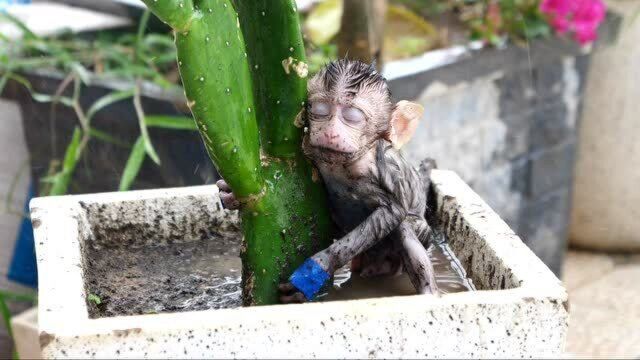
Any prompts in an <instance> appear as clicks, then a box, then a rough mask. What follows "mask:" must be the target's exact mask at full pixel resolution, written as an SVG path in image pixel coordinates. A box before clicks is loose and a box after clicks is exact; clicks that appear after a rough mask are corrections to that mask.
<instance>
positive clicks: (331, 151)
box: [316, 146, 353, 156]
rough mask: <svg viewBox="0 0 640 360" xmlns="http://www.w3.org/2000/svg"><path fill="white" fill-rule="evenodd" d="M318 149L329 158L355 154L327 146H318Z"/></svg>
mask: <svg viewBox="0 0 640 360" xmlns="http://www.w3.org/2000/svg"><path fill="white" fill-rule="evenodd" d="M316 149H317V150H318V151H320V152H322V153H324V154H327V155H329V156H351V155H352V154H353V152H352V151H341V150H336V149H334V148H329V147H325V146H316Z"/></svg>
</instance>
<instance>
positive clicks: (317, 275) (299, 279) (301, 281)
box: [289, 258, 330, 300]
mask: <svg viewBox="0 0 640 360" xmlns="http://www.w3.org/2000/svg"><path fill="white" fill-rule="evenodd" d="M329 278H330V276H329V273H328V272H326V271H325V270H324V269H323V268H322V267H321V266H320V264H318V263H317V262H315V260H313V259H311V258H309V259H307V260H305V262H304V263H303V264H302V265H300V267H299V268H297V269H296V271H294V272H293V274H292V275H291V277H290V278H289V281H290V282H291V284H293V286H295V287H296V288H298V290H300V291H301V292H302V293H303V294H304V296H305V297H306V298H307V300H313V298H314V297H315V296H316V294H318V291H320V289H321V288H322V285H324V283H325V282H326V281H327V280H329Z"/></svg>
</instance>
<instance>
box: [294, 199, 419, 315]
mask: <svg viewBox="0 0 640 360" xmlns="http://www.w3.org/2000/svg"><path fill="white" fill-rule="evenodd" d="M406 216H407V212H406V211H405V210H404V209H403V208H402V207H400V206H398V205H396V204H393V203H392V204H389V205H387V206H381V207H379V208H377V209H376V210H375V211H374V212H373V213H372V214H371V215H369V217H368V218H367V219H366V220H365V221H363V222H362V223H361V224H360V225H358V226H357V227H356V228H355V229H353V230H352V231H351V232H349V233H348V234H347V235H345V236H344V237H342V238H341V239H340V240H338V241H335V242H334V243H333V244H331V246H329V247H328V248H326V249H324V250H322V251H320V252H318V253H316V254H315V255H313V256H312V257H311V258H309V259H307V261H305V263H304V264H303V265H302V266H300V267H299V268H298V269H297V270H296V271H295V272H294V273H293V274H292V275H291V277H290V278H289V280H290V283H291V285H293V286H294V287H295V288H296V289H297V290H299V291H300V292H302V294H304V296H305V297H306V298H307V299H312V298H313V297H314V296H315V295H316V294H317V293H318V291H319V290H320V288H322V286H323V285H324V283H325V282H326V281H327V280H329V279H330V278H331V275H332V274H333V272H334V271H335V270H336V269H337V268H340V267H341V266H343V265H345V264H346V263H347V262H349V261H350V260H351V259H352V258H353V257H355V256H356V255H358V254H360V253H362V252H363V251H365V250H367V249H369V248H370V247H372V246H373V245H375V244H376V243H377V242H378V241H380V240H382V239H383V238H385V237H386V236H387V235H388V234H389V233H391V231H393V230H394V229H396V228H397V227H398V225H399V224H400V223H401V222H402V221H403V220H404V218H405V217H406ZM283 290H284V291H290V290H292V289H291V287H290V286H286V285H285V286H284V287H283ZM282 300H283V301H285V302H288V301H291V300H297V301H302V300H303V299H301V298H300V295H296V294H293V295H290V296H286V295H285V296H283V297H282Z"/></svg>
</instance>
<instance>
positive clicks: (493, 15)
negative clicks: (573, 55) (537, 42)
mask: <svg viewBox="0 0 640 360" xmlns="http://www.w3.org/2000/svg"><path fill="white" fill-rule="evenodd" d="M442 1H443V2H445V3H447V4H448V5H449V6H447V7H444V8H446V9H447V10H449V11H454V12H456V13H458V14H459V18H460V20H462V21H463V23H465V24H466V25H467V27H468V29H469V31H470V36H471V39H472V40H484V41H486V42H488V43H490V44H492V45H495V46H500V45H503V44H504V43H505V41H507V40H511V41H513V42H515V43H517V44H522V43H524V42H526V41H528V40H530V39H533V38H537V37H544V36H549V35H550V34H551V28H550V27H549V24H548V23H547V20H546V18H545V16H544V15H543V14H542V12H541V11H540V0H446V1H445V0H442Z"/></svg>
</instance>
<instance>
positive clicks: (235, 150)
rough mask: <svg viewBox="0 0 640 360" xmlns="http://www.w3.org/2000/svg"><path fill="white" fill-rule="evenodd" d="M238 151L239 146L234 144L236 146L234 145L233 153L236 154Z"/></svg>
mask: <svg viewBox="0 0 640 360" xmlns="http://www.w3.org/2000/svg"><path fill="white" fill-rule="evenodd" d="M237 152H238V147H237V146H234V147H233V153H234V154H235V153H237Z"/></svg>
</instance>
